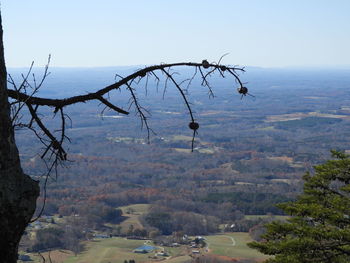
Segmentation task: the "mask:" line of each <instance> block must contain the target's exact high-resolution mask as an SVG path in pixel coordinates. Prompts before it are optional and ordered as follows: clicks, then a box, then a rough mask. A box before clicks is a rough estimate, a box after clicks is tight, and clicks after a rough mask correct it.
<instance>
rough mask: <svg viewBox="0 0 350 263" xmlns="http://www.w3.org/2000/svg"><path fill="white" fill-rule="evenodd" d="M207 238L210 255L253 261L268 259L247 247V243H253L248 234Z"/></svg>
mask: <svg viewBox="0 0 350 263" xmlns="http://www.w3.org/2000/svg"><path fill="white" fill-rule="evenodd" d="M205 238H206V239H207V243H209V251H210V253H212V254H215V255H221V256H228V257H232V258H246V259H253V260H263V259H266V258H268V257H267V256H265V255H263V254H261V253H259V252H258V251H256V250H254V249H251V248H249V247H248V246H247V243H248V242H251V241H252V239H251V238H250V236H249V234H248V233H241V232H235V233H225V234H222V235H213V236H206V237H205Z"/></svg>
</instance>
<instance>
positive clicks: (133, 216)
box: [120, 204, 150, 233]
mask: <svg viewBox="0 0 350 263" xmlns="http://www.w3.org/2000/svg"><path fill="white" fill-rule="evenodd" d="M149 206H150V205H149V204H136V205H128V206H122V207H120V209H121V210H122V211H123V216H125V217H127V219H125V220H124V221H123V222H121V224H120V226H121V227H122V230H121V231H122V233H126V232H127V231H128V229H129V226H130V225H133V226H134V228H135V229H136V228H139V229H142V228H143V226H142V224H141V222H140V220H139V217H140V216H141V215H142V214H144V213H146V212H147V211H148V209H149Z"/></svg>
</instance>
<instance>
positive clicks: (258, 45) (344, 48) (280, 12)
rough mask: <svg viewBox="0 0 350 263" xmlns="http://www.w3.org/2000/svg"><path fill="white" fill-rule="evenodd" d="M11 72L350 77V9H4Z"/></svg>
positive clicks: (25, 1) (234, 5) (21, 2)
mask: <svg viewBox="0 0 350 263" xmlns="http://www.w3.org/2000/svg"><path fill="white" fill-rule="evenodd" d="M0 3H1V13H2V20H3V29H4V45H5V57H6V64H7V66H8V67H27V66H29V65H30V63H31V62H32V61H35V63H36V64H35V65H36V66H43V65H44V64H45V63H46V60H47V58H48V55H49V54H51V55H52V61H51V66H58V67H105V66H127V65H150V64H158V63H170V62H184V61H192V62H200V61H202V59H208V61H210V62H213V61H218V59H219V58H220V57H221V56H222V55H224V54H226V53H229V55H227V56H225V58H224V60H223V63H225V64H235V65H241V66H259V67H349V65H350V51H349V50H350V15H349V14H350V0H332V1H329V0H327V1H324V0H215V1H214V0H0Z"/></svg>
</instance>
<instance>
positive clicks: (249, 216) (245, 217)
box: [244, 215, 289, 221]
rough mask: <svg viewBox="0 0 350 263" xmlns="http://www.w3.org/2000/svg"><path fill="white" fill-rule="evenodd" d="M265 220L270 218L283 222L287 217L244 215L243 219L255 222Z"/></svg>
mask: <svg viewBox="0 0 350 263" xmlns="http://www.w3.org/2000/svg"><path fill="white" fill-rule="evenodd" d="M259 218H261V219H266V218H271V219H273V220H281V221H284V220H286V219H288V218H289V216H275V215H274V216H270V215H245V216H244V219H248V220H255V219H259Z"/></svg>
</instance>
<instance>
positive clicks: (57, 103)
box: [8, 57, 250, 172]
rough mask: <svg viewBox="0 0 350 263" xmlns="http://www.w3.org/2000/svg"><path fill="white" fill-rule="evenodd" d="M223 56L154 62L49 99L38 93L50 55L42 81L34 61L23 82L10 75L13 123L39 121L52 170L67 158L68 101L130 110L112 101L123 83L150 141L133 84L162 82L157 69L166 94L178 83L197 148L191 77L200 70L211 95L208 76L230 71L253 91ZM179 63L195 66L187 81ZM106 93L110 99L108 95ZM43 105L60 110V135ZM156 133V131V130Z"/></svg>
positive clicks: (144, 112) (240, 89) (244, 91)
mask: <svg viewBox="0 0 350 263" xmlns="http://www.w3.org/2000/svg"><path fill="white" fill-rule="evenodd" d="M221 59H222V57H221V58H220V61H219V63H209V62H208V61H207V60H203V61H202V63H192V62H182V63H172V64H160V65H154V66H149V67H145V68H143V69H139V70H137V71H136V72H134V73H132V74H130V75H128V76H126V77H122V76H120V75H116V77H119V78H120V79H119V80H118V81H116V82H115V83H113V84H111V85H109V86H107V87H104V88H102V89H100V90H97V91H96V92H91V93H87V94H84V95H79V96H72V97H68V98H64V99H49V98H42V97H37V96H35V95H36V94H37V92H38V90H39V88H40V87H41V86H42V85H43V83H44V81H45V79H46V78H47V76H48V75H49V74H50V73H49V72H48V68H49V62H50V57H49V59H48V63H47V65H46V66H45V70H44V74H43V76H42V78H41V79H40V81H37V79H36V78H35V75H34V74H33V77H32V81H29V76H30V75H31V72H32V68H33V64H32V65H31V66H30V69H29V71H28V73H27V74H26V75H22V81H21V83H20V85H16V83H15V81H14V79H13V78H12V76H9V81H8V82H9V83H10V84H11V85H12V87H13V89H8V96H9V97H10V98H11V99H12V102H11V104H12V107H13V118H12V120H13V123H14V125H17V126H19V127H27V128H29V129H31V130H34V131H35V128H34V127H33V124H34V123H36V125H37V127H38V128H39V130H40V131H42V133H43V135H41V134H39V133H38V132H37V131H35V132H34V133H35V135H36V136H37V137H38V138H39V140H40V142H41V143H42V144H43V145H44V147H45V148H44V152H43V153H42V154H41V158H42V159H44V158H45V157H48V159H49V161H50V162H51V164H48V165H47V167H48V170H49V171H50V172H51V171H52V170H53V169H54V168H56V167H57V165H58V164H60V163H61V162H62V161H65V160H67V153H66V151H65V150H64V146H63V145H64V142H65V141H66V140H68V141H69V138H68V137H67V136H66V133H65V130H66V117H67V118H69V116H67V115H66V114H65V113H64V109H65V107H67V106H69V105H73V104H76V103H81V102H87V101H90V100H98V101H100V102H101V103H102V104H103V105H105V108H107V109H111V110H113V111H115V112H117V113H120V114H125V115H127V114H129V112H128V111H126V110H124V109H122V108H120V107H118V106H117V105H115V104H113V103H112V102H111V101H110V100H109V97H108V95H109V92H111V91H114V90H119V89H120V88H121V87H122V86H124V87H126V89H127V90H128V91H129V93H130V107H131V106H134V107H135V110H136V114H137V115H138V116H139V117H140V120H141V127H145V128H146V130H147V139H148V141H149V139H150V133H151V132H153V131H152V129H151V127H150V125H149V124H148V117H149V116H150V114H149V112H148V111H147V109H145V108H144V107H142V106H141V105H140V103H139V99H138V97H137V94H136V90H135V88H134V87H133V83H136V84H137V83H139V82H140V81H141V79H143V78H145V77H146V86H145V88H146V92H147V85H148V80H149V78H151V77H153V78H154V79H155V81H156V84H157V89H158V85H159V83H160V78H159V77H158V75H157V72H160V73H161V74H163V75H164V76H165V84H164V85H165V86H164V91H163V96H164V94H165V91H166V89H167V87H168V85H169V84H172V85H174V86H175V88H176V89H177V90H178V91H179V93H180V96H181V98H182V99H183V101H184V103H185V105H186V107H187V109H188V112H189V115H190V118H191V121H190V123H189V128H190V129H192V130H193V137H192V145H191V148H192V151H193V148H194V139H195V136H196V134H197V130H198V128H199V124H198V123H197V122H195V118H194V114H193V110H192V108H191V105H190V103H189V101H188V99H187V97H186V91H187V90H188V88H189V86H190V85H191V83H192V81H193V80H194V78H195V76H196V75H197V72H199V73H200V78H201V80H202V82H201V85H202V86H204V87H206V88H207V89H208V92H209V96H210V97H214V92H213V89H212V86H211V85H210V82H209V78H210V77H211V76H212V75H213V74H214V73H218V74H219V75H220V76H221V77H225V73H227V74H228V75H231V76H232V77H233V78H234V80H235V81H236V82H237V83H238V86H239V87H238V92H239V93H240V94H241V95H242V97H243V96H244V95H246V94H248V95H250V94H249V93H248V89H247V88H246V87H244V85H243V83H242V81H241V80H240V77H239V73H240V72H244V68H241V67H236V66H225V65H220V62H221ZM177 67H192V68H194V74H193V75H192V76H191V77H190V78H189V79H186V80H185V81H178V80H176V78H175V77H174V74H177V72H171V71H170V70H171V69H173V68H177ZM187 81H188V84H187V86H186V87H185V88H182V85H183V84H184V83H185V82H187ZM105 96H106V97H107V99H106V98H105ZM24 106H26V107H27V108H28V110H29V113H30V114H31V119H30V121H29V122H28V123H21V118H20V116H19V112H20V110H21V109H22V108H23V107H24ZM41 106H47V107H52V108H54V110H53V112H54V114H57V113H59V114H60V117H61V118H60V129H59V130H58V132H60V137H59V139H58V138H56V137H55V136H54V133H53V132H51V131H50V130H49V129H48V128H47V127H46V125H45V123H44V122H43V121H42V119H41V118H40V116H39V115H38V109H39V107H41ZM153 133H154V132H153Z"/></svg>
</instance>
